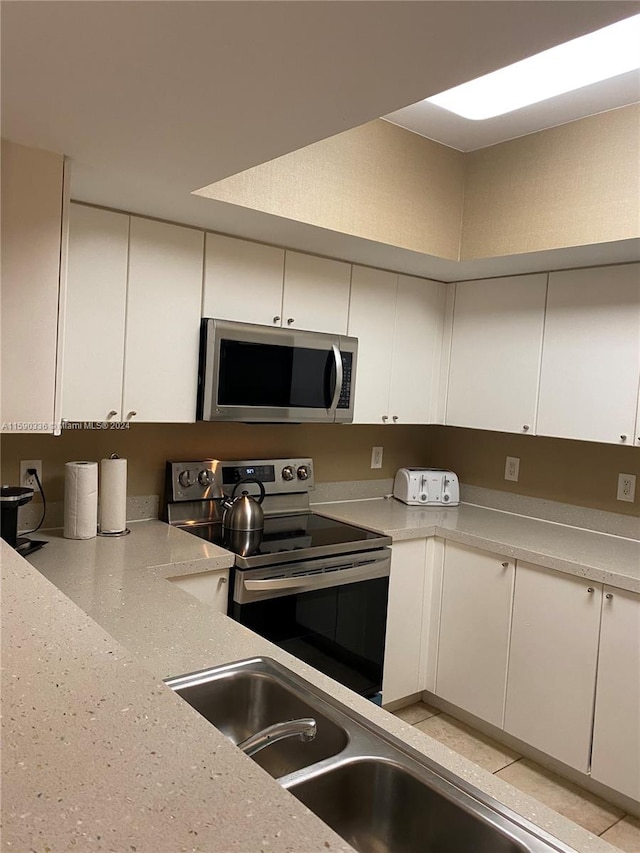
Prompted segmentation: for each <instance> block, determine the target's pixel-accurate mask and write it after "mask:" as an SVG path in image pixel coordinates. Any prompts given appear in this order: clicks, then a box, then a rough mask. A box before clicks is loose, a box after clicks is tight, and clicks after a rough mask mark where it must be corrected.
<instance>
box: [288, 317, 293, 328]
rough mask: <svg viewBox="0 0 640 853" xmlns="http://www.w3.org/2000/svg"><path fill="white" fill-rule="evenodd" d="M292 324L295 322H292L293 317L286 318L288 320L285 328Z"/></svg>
mask: <svg viewBox="0 0 640 853" xmlns="http://www.w3.org/2000/svg"><path fill="white" fill-rule="evenodd" d="M294 322H295V320H294V318H293V317H288V318H287V326H290V325H291V324H292V323H294Z"/></svg>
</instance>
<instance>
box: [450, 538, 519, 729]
mask: <svg viewBox="0 0 640 853" xmlns="http://www.w3.org/2000/svg"><path fill="white" fill-rule="evenodd" d="M514 573H515V564H514V561H513V560H508V559H506V558H505V557H501V556H499V555H497V554H491V553H488V552H485V551H479V550H477V549H475V548H468V547H466V546H465V545H458V544H457V543H455V542H447V543H446V545H445V554H444V575H443V582H442V605H441V611H440V638H439V644H438V668H437V673H436V687H435V693H436V695H438V696H441V697H442V698H443V699H446V700H447V701H449V702H452V703H453V704H454V705H457V706H458V707H460V708H464V710H465V711H469V712H470V713H471V714H475V715H476V716H477V717H480V719H482V720H486V721H487V722H488V723H492V724H493V725H494V726H498V727H502V722H503V715H504V694H505V686H506V680H507V655H508V650H509V631H510V625H511V602H512V596H513V579H514Z"/></svg>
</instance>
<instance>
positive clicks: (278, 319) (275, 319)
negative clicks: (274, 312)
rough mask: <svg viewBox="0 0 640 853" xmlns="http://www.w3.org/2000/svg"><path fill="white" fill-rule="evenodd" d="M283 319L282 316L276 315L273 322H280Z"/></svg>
mask: <svg viewBox="0 0 640 853" xmlns="http://www.w3.org/2000/svg"><path fill="white" fill-rule="evenodd" d="M281 319H282V318H281V317H278V316H276V317H274V318H273V322H274V323H279V322H280V320H281Z"/></svg>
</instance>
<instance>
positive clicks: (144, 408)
mask: <svg viewBox="0 0 640 853" xmlns="http://www.w3.org/2000/svg"><path fill="white" fill-rule="evenodd" d="M203 236H204V235H203V233H202V232H201V231H195V230H194V229H191V228H181V227H179V226H176V225H167V224H166V223H164V222H154V221H153V220H150V219H139V218H138V217H133V216H132V217H131V232H130V244H129V286H128V295H127V330H126V340H125V366H124V391H123V406H122V411H123V413H124V419H125V420H137V421H148V422H164V423H192V422H193V421H195V417H196V391H197V380H198V348H199V330H200V300H201V293H202V255H203Z"/></svg>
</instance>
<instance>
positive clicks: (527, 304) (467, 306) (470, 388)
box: [446, 274, 547, 433]
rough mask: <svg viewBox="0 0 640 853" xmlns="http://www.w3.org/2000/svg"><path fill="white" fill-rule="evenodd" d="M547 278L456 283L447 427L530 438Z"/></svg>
mask: <svg viewBox="0 0 640 853" xmlns="http://www.w3.org/2000/svg"><path fill="white" fill-rule="evenodd" d="M546 293H547V276H546V274H544V275H522V276H513V277H510V278H495V279H488V280H486V281H463V282H459V283H458V284H456V294H455V308H454V315H453V336H452V341H451V361H450V367H449V391H448V395H447V415H446V423H447V424H453V425H455V426H464V427H473V428H475V429H491V430H500V431H502V432H524V433H527V432H529V433H533V431H534V426H535V418H536V406H537V401H538V378H539V375H540V359H541V355H542V331H543V328H544V306H545V299H546Z"/></svg>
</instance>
